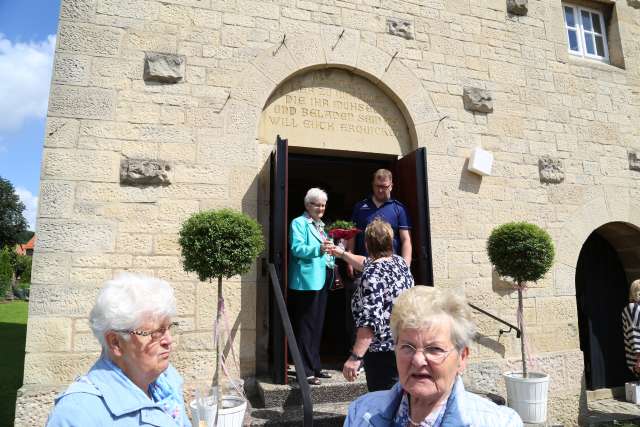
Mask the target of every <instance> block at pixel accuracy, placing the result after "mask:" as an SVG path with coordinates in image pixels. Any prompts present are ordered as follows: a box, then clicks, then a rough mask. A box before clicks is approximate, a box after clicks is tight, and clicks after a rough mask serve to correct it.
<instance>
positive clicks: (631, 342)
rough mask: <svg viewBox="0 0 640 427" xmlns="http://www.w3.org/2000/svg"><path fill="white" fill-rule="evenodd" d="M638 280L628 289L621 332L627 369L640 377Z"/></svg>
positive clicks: (639, 300)
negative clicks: (627, 300)
mask: <svg viewBox="0 0 640 427" xmlns="http://www.w3.org/2000/svg"><path fill="white" fill-rule="evenodd" d="M639 303H640V279H638V280H634V281H633V282H632V283H631V287H630V289H629V304H627V305H626V306H625V307H624V308H623V309H622V332H623V335H624V352H625V355H626V359H627V367H628V368H629V369H630V370H631V372H633V374H634V375H635V376H636V377H638V376H640V304H639Z"/></svg>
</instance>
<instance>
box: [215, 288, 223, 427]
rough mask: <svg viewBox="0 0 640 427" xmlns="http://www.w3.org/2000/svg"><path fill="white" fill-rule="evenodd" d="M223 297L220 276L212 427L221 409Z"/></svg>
mask: <svg viewBox="0 0 640 427" xmlns="http://www.w3.org/2000/svg"><path fill="white" fill-rule="evenodd" d="M223 300H224V297H223V295H222V276H219V277H218V307H217V310H216V312H217V313H216V326H215V328H214V331H213V333H214V335H215V337H216V338H215V340H216V371H215V374H214V375H213V383H214V385H215V386H216V391H217V399H218V408H217V411H216V418H215V423H214V425H217V424H218V413H219V412H220V409H222V383H221V381H220V376H221V373H222V353H221V352H223V351H224V344H223V342H222V307H223Z"/></svg>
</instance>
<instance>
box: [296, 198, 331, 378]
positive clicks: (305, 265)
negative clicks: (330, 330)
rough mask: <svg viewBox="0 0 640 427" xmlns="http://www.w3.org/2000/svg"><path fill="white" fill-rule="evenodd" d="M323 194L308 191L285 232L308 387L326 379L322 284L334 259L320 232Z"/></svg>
mask: <svg viewBox="0 0 640 427" xmlns="http://www.w3.org/2000/svg"><path fill="white" fill-rule="evenodd" d="M326 203H327V193H325V192H324V191H323V190H321V189H319V188H312V189H310V190H309V191H308V192H307V195H306V196H305V197H304V207H305V209H306V211H305V213H304V214H302V215H301V216H299V217H297V218H296V219H294V220H293V221H291V227H290V230H289V250H290V259H289V298H288V299H289V310H290V312H291V317H292V324H293V331H294V333H295V335H296V341H297V343H298V347H299V348H300V354H301V355H302V362H303V364H304V369H305V375H306V378H307V381H308V382H309V384H313V385H318V384H320V378H330V375H329V374H328V373H327V372H325V371H323V370H322V369H321V367H320V338H321V337H322V327H323V325H324V313H325V310H326V307H327V289H326V287H325V280H326V275H327V267H331V268H332V267H333V262H334V258H333V257H332V256H330V255H329V254H328V253H327V252H328V250H329V248H331V247H332V246H333V245H332V244H331V243H330V242H329V241H328V240H327V235H326V233H325V232H324V223H323V222H322V220H321V218H322V216H323V215H324V210H325V206H326Z"/></svg>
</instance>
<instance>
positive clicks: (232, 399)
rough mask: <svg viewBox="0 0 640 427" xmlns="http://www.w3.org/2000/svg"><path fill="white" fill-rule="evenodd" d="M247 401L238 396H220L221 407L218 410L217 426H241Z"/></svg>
mask: <svg viewBox="0 0 640 427" xmlns="http://www.w3.org/2000/svg"><path fill="white" fill-rule="evenodd" d="M246 410H247V401H246V400H245V399H244V398H242V397H240V396H230V395H225V396H222V409H221V410H220V412H218V425H217V427H242V422H243V421H244V413H245V411H246Z"/></svg>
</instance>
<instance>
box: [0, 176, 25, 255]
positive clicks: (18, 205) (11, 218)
mask: <svg viewBox="0 0 640 427" xmlns="http://www.w3.org/2000/svg"><path fill="white" fill-rule="evenodd" d="M24 209H25V207H24V203H22V202H21V201H20V198H19V197H18V195H17V194H16V192H15V189H14V188H13V185H12V184H11V183H10V182H9V181H8V180H6V179H3V178H2V177H0V248H3V247H5V246H9V247H12V248H13V246H14V245H15V244H16V243H18V235H19V234H20V233H21V232H23V231H25V230H26V229H27V221H26V220H25V219H24V215H23V214H22V212H24Z"/></svg>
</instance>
